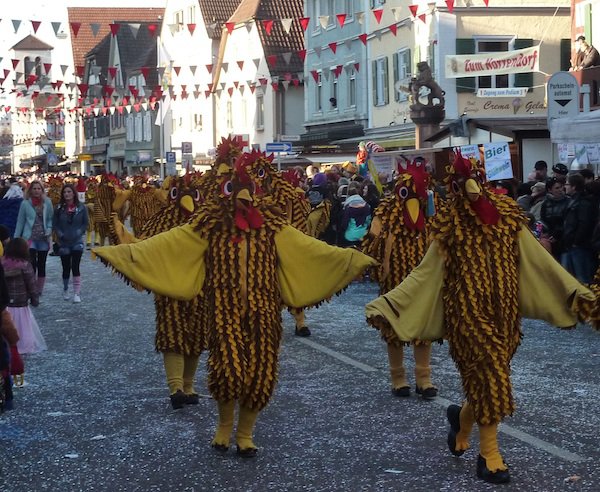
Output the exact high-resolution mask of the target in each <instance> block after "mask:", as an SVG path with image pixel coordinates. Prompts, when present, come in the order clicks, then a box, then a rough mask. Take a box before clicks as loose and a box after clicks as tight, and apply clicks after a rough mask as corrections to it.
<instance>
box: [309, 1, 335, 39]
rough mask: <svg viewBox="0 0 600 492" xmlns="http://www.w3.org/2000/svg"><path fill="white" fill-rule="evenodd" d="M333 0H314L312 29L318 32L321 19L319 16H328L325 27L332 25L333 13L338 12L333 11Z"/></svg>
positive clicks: (333, 20)
mask: <svg viewBox="0 0 600 492" xmlns="http://www.w3.org/2000/svg"><path fill="white" fill-rule="evenodd" d="M334 7H335V0H315V3H314V14H315V15H314V16H313V18H314V20H315V23H314V30H315V31H316V32H318V31H319V30H320V29H321V27H322V26H321V20H320V17H323V16H325V15H326V16H328V17H329V19H328V20H327V27H332V26H333V25H334V22H335V20H336V19H335V14H336V13H339V12H334V10H335V9H334Z"/></svg>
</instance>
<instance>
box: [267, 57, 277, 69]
mask: <svg viewBox="0 0 600 492" xmlns="http://www.w3.org/2000/svg"><path fill="white" fill-rule="evenodd" d="M267 63H268V64H269V65H270V66H271V67H272V68H273V67H275V64H276V63H277V55H269V56H267Z"/></svg>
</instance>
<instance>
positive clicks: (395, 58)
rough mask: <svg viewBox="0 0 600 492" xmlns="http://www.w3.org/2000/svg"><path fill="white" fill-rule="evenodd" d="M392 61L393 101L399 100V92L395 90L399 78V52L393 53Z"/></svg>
mask: <svg viewBox="0 0 600 492" xmlns="http://www.w3.org/2000/svg"><path fill="white" fill-rule="evenodd" d="M392 61H393V65H394V101H399V100H400V92H399V91H397V90H396V83H397V82H398V81H399V80H400V53H398V52H396V53H394V56H393V58H392Z"/></svg>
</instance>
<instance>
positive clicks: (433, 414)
mask: <svg viewBox="0 0 600 492" xmlns="http://www.w3.org/2000/svg"><path fill="white" fill-rule="evenodd" d="M82 275H83V290H82V299H83V302H82V303H81V304H80V305H73V304H71V303H69V302H65V301H64V300H63V299H62V292H61V285H60V284H61V280H60V265H59V260H58V259H57V258H49V264H48V276H49V277H48V282H47V284H46V292H45V294H44V296H43V297H42V304H41V306H40V307H38V308H36V309H35V315H36V317H37V319H38V322H39V324H40V327H41V329H42V332H43V334H44V336H45V337H46V341H47V343H48V347H49V350H48V351H47V352H45V353H42V354H37V355H34V356H29V357H27V358H26V359H25V363H26V383H27V384H26V386H25V387H23V388H21V389H17V390H16V391H15V409H14V410H13V411H11V412H8V413H5V414H4V415H1V416H0V450H1V453H0V456H1V458H0V468H1V475H0V491H6V492H9V491H10V492H12V491H15V492H16V491H36V492H37V491H60V492H68V491H138V490H140V491H142V490H165V491H175V490H182V491H183V490H188V491H211V490H218V491H233V490H236V491H238V490H239V491H245V490H251V491H267V490H282V491H284V490H285V491H288V490H289V491H296V490H306V491H375V490H381V491H388V490H395V491H432V490H440V491H446V490H447V491H483V490H507V491H508V490H515V491H516V490H518V491H563V490H567V491H598V490H600V467H599V466H598V463H599V462H600V412H599V411H598V402H599V399H600V375H599V372H598V368H599V367H600V334H599V333H595V332H592V330H591V329H590V328H588V327H580V328H579V329H577V330H575V331H571V332H563V331H559V330H557V329H554V328H552V327H550V326H548V325H545V324H544V323H540V322H533V321H526V322H525V323H524V332H525V338H524V341H523V344H522V346H521V348H520V350H519V352H518V353H517V356H516V358H515V360H514V364H513V382H514V387H515V393H516V399H517V404H518V409H517V412H516V415H515V416H514V417H513V418H511V419H508V420H507V422H506V423H505V424H504V426H503V428H502V429H503V432H502V433H501V434H500V444H501V449H502V450H503V452H504V457H505V459H506V460H507V462H508V463H509V464H510V466H511V476H512V483H511V484H510V485H508V486H503V487H497V488H494V487H492V486H488V485H486V484H484V483H483V482H480V481H478V480H477V479H476V478H475V463H476V457H477V446H476V444H477V440H476V439H475V440H474V443H475V446H474V448H475V449H473V450H471V451H469V452H467V453H466V454H465V455H464V456H463V457H462V458H454V457H452V456H451V455H450V454H449V452H448V450H447V446H446V433H447V425H446V419H445V407H446V406H447V405H448V403H449V402H456V403H460V401H461V391H460V382H459V377H458V375H457V372H456V370H455V368H454V365H453V364H452V362H451V361H450V359H449V357H448V354H447V351H448V350H447V346H446V345H443V346H436V347H435V348H434V354H433V368H434V379H435V382H436V383H437V384H438V386H439V388H440V398H438V400H437V401H434V402H425V401H421V400H420V399H418V398H416V397H414V396H412V397H411V398H409V399H402V400H400V399H394V398H392V396H391V395H390V393H389V383H388V375H387V361H386V356H385V349H384V345H383V343H382V342H381V340H380V339H379V337H378V335H377V333H376V332H375V330H373V329H371V328H368V327H367V325H366V323H365V321H364V313H363V306H364V304H365V303H366V302H368V301H369V300H371V299H372V298H374V297H375V296H376V293H377V288H376V286H375V285H372V284H366V283H355V284H353V285H351V286H350V288H349V289H347V291H346V292H345V293H344V294H343V295H341V296H339V297H336V298H334V299H333V301H332V302H331V303H330V304H328V305H326V306H323V307H321V308H319V309H317V310H312V311H310V312H309V313H308V315H307V320H308V322H309V326H310V327H311V329H312V331H313V336H312V337H310V338H309V339H299V338H297V337H295V336H294V335H293V321H292V318H291V317H290V316H289V315H288V314H287V313H284V324H285V337H284V341H283V346H282V350H281V357H280V362H281V364H280V380H279V384H278V387H277V389H276V392H275V395H274V397H273V399H272V400H271V403H270V405H269V406H268V407H267V408H266V410H265V411H264V412H263V413H262V414H261V416H260V417H259V421H258V424H257V429H256V434H255V442H256V444H257V445H258V446H259V447H260V451H259V455H258V457H257V458H256V459H253V460H243V459H240V458H238V457H237V456H236V455H235V453H234V452H233V451H232V450H230V451H229V453H228V454H227V455H225V456H222V455H219V454H216V453H215V452H213V450H212V449H211V448H210V446H209V443H210V440H211V437H212V433H213V429H214V425H215V419H216V408H215V404H214V402H213V401H212V400H211V399H210V398H208V397H206V398H202V399H201V401H200V404H199V405H198V406H188V407H186V408H184V409H183V410H178V411H173V410H172V409H171V407H170V403H169V400H168V391H167V388H166V383H165V378H164V373H163V369H162V362H161V357H159V355H157V354H156V353H155V352H154V349H153V337H154V310H153V302H152V296H150V295H147V294H145V293H139V292H136V291H134V290H133V289H131V288H130V287H128V286H126V285H125V284H124V283H123V282H122V281H120V280H119V279H118V278H117V277H113V276H112V275H111V273H110V271H109V270H108V269H106V268H104V267H103V266H102V265H101V263H100V262H91V261H90V260H89V255H86V258H85V261H84V263H83V265H82ZM409 354H410V351H409ZM205 359H206V358H205V356H203V362H202V363H201V368H200V369H199V372H198V379H199V382H198V385H197V388H198V390H199V391H200V392H201V393H203V394H204V395H206V394H207V391H206V389H205V384H204V374H205ZM407 359H408V362H407V365H408V367H409V368H410V369H409V370H410V372H411V373H412V368H413V361H412V356H410V357H407Z"/></svg>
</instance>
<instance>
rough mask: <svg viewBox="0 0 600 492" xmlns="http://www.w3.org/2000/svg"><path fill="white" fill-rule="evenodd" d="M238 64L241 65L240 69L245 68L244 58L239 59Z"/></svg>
mask: <svg viewBox="0 0 600 492" xmlns="http://www.w3.org/2000/svg"><path fill="white" fill-rule="evenodd" d="M237 66H238V67H240V70H243V69H244V60H240V61H238V62H237Z"/></svg>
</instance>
